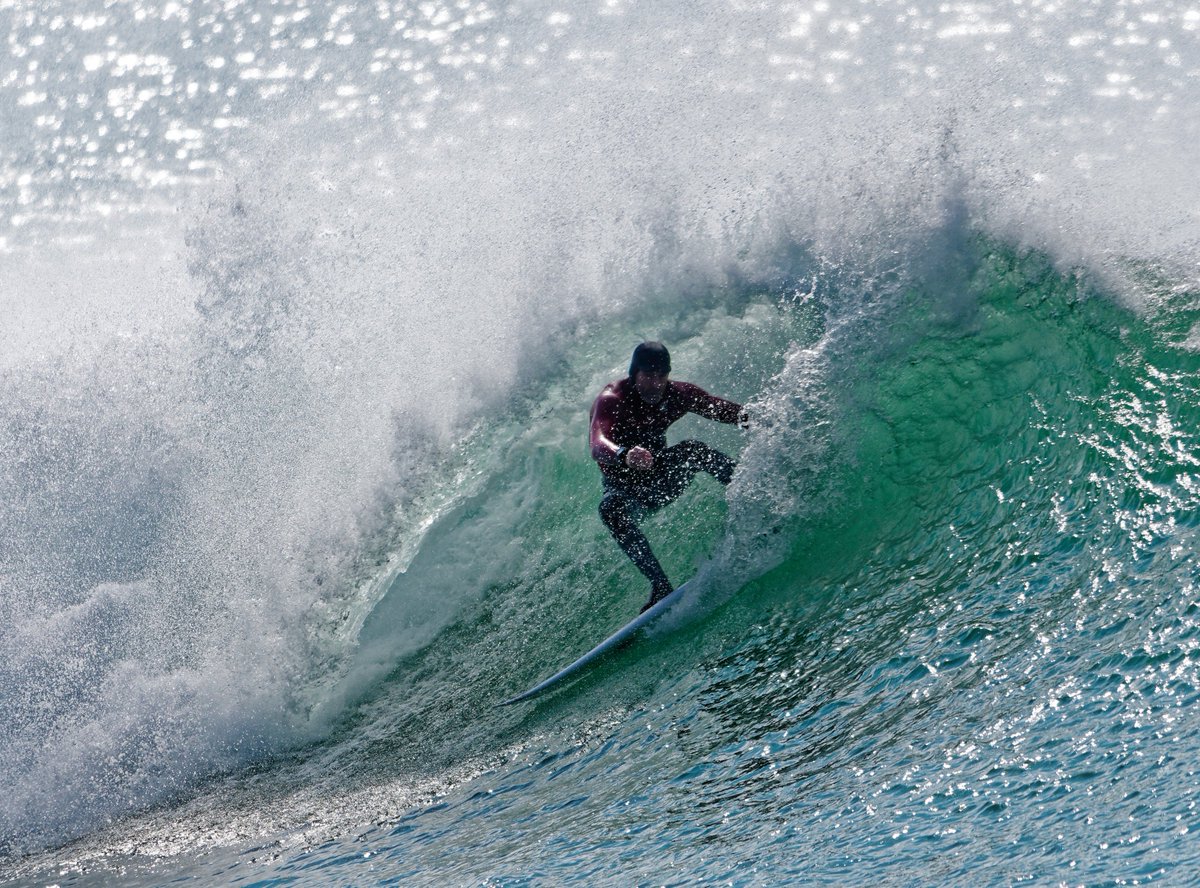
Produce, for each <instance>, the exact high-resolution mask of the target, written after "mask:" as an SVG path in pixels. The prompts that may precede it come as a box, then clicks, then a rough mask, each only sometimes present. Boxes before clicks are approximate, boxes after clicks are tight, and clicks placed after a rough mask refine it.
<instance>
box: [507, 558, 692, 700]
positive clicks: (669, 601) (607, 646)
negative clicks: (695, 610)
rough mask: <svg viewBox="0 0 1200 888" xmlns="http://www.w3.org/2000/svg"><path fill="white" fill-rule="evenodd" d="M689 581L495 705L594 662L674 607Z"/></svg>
mask: <svg viewBox="0 0 1200 888" xmlns="http://www.w3.org/2000/svg"><path fill="white" fill-rule="evenodd" d="M691 583H692V581H691V580H688V581H687V582H686V583H684V584H683V585H682V586H680V587H679V588H678V589H676V590H675V591H673V592H671V593H670V594H669V595H667V596H666V597H664V598H663V599H662V601H659V602H656V603H655V605H654V607H652V608H650V609H648V610H646V611H643V612H642V613H640V614H638V615H637V616H636V617H634V618H633V619H632V620H630V621H629V622H628V623H626V624H625V625H624V626H622V627H621V628H620V629H618V630H617V631H616V632H614V633H613V634H612V635H610V636H608V638H606V639H604V641H602V642H600V643H599V644H598V645H596V646H595V647H594V648H592V649H591V650H590V651H588V652H587V653H586V654H584V655H583V656H582V657H580V658H579V659H578V660H576V661H575V662H573V663H571V664H570V665H568V666H564V667H563V668H562V669H560V670H558V672H556V673H554V674H553V675H551V676H550V677H549V678H547V679H546V680H545V681H542V682H539V683H538V684H536V685H534V686H533V687H531V688H530V689H529V690H527V691H525V692H524V693H522V694H517V695H516V696H515V697H509V698H508V699H507V700H504V701H502V702H500V703H497V704H496V705H497V706H511V705H512V704H514V703H520V702H521V701H523V700H529V699H531V698H533V697H536V696H537V695H538V694H540V693H542V692H543V691H546V690H548V689H549V688H551V687H553V686H554V685H556V684H558V683H559V682H561V681H562V680H563V679H566V678H569V677H570V676H572V675H574V674H575V673H576V672H579V671H580V670H582V669H583V668H584V667H586V666H588V665H589V664H590V663H592V662H594V661H595V660H597V659H598V658H599V657H601V656H603V655H604V654H605V653H607V652H608V651H610V650H612V649H613V648H615V647H616V646H617V645H619V644H620V643H621V642H623V641H625V640H626V639H627V638H630V637H631V636H632V635H633V634H634V633H636V632H637V631H638V630H639V629H641V628H642V627H644V626H646V625H648V624H649V623H652V622H654V620H656V619H658V618H659V617H661V616H662V615H663V614H664V613H666V612H667V611H668V610H670V609H671V608H672V607H674V605H675V604H676V603H677V602H678V601H679V600H680V599H681V598H682V597H683V593H684V592H685V591H686V590H687V588H688V587H689V586H690V585H691Z"/></svg>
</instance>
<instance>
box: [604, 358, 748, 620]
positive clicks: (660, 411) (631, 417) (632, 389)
mask: <svg viewBox="0 0 1200 888" xmlns="http://www.w3.org/2000/svg"><path fill="white" fill-rule="evenodd" d="M670 373H671V355H670V354H669V353H668V351H667V349H666V346H664V345H663V344H662V343H661V342H643V343H642V344H641V345H639V346H638V347H637V348H636V349H634V351H633V359H632V360H631V361H630V363H629V375H628V376H627V377H625V378H624V379H621V380H618V381H617V382H613V383H609V384H608V385H606V386H605V387H604V391H602V392H601V393H600V395H599V396H598V397H597V398H596V401H595V403H594V404H593V405H592V413H591V431H590V435H589V438H590V441H591V449H592V459H594V460H596V463H597V464H598V465H599V467H600V474H601V476H602V478H603V481H604V497H603V499H601V501H600V518H601V519H602V520H603V521H604V524H605V526H606V527H607V528H608V529H609V530H610V531H611V532H612V535H613V537H614V538H615V539H616V541H617V544H618V545H619V546H620V547H621V549H622V550H623V551H624V552H625V554H626V555H628V556H629V558H630V560H631V561H632V562H633V563H634V565H636V566H637V568H638V570H640V571H641V572H642V573H643V574H644V575H645V576H646V579H648V580H649V581H650V600H649V601H647V602H646V604H645V605H644V606H643V607H642V610H643V611H645V610H646V609H648V608H650V607H652V606H653V605H654V604H655V602H657V601H660V600H661V599H662V598H664V597H666V596H667V595H668V594H669V593H670V592H671V591H672V589H673V588H674V587H673V586H672V585H671V581H670V580H669V579H668V578H667V575H666V573H665V572H664V571H663V569H662V565H660V564H659V563H658V559H657V558H655V557H654V553H653V552H652V551H651V549H650V544H649V542H647V540H646V537H645V535H644V534H643V533H642V531H641V529H640V528H639V527H638V521H639V520H640V519H641V518H643V517H645V516H646V515H648V514H650V513H651V512H654V511H656V510H658V509H660V508H662V507H663V506H665V505H667V504H668V503H670V502H673V501H674V500H675V499H676V498H677V497H678V496H679V495H680V494H681V493H683V491H684V490H685V489H686V488H687V486H688V484H690V483H691V481H692V478H693V477H695V475H696V473H697V472H708V474H710V475H712V476H713V477H714V478H716V479H717V480H718V481H720V482H721V483H722V484H728V483H729V482H730V480H731V479H732V478H733V470H734V469H735V468H736V466H737V464H736V463H735V462H734V461H733V460H732V459H730V458H729V457H728V456H726V455H725V454H724V453H721V452H720V451H719V450H715V449H713V448H712V447H709V446H708V445H707V444H705V443H703V442H701V441H692V440H689V441H681V442H680V443H678V444H676V445H675V446H673V447H668V446H667V434H666V432H667V428H668V427H669V426H670V425H671V424H672V423H674V422H675V421H676V420H678V419H680V418H681V417H683V416H684V415H685V414H687V413H695V414H698V415H699V416H703V417H706V418H708V419H713V420H716V421H717V422H724V423H730V424H734V423H737V424H740V425H743V426H744V425H745V423H746V414H745V411H744V410H743V409H742V406H741V405H740V404H735V403H734V402H733V401H727V400H725V399H723V398H718V397H715V396H713V395H710V394H709V393H708V392H706V391H704V389H702V388H700V387H699V386H696V385H692V384H691V383H690V382H674V381H672V380H670V379H669V378H668V377H669V376H670Z"/></svg>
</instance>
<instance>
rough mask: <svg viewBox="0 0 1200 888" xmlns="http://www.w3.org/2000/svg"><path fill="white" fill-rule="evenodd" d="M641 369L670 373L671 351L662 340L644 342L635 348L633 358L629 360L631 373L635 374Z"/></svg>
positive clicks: (631, 374)
mask: <svg viewBox="0 0 1200 888" xmlns="http://www.w3.org/2000/svg"><path fill="white" fill-rule="evenodd" d="M639 370H645V371H647V372H649V373H670V372H671V353H670V352H668V351H667V347H666V346H665V345H663V344H662V343H661V342H643V343H642V344H641V345H639V346H638V347H637V348H635V349H634V350H633V359H632V360H630V362H629V375H630V376H633V375H634V374H635V373H637V372H638V371H639Z"/></svg>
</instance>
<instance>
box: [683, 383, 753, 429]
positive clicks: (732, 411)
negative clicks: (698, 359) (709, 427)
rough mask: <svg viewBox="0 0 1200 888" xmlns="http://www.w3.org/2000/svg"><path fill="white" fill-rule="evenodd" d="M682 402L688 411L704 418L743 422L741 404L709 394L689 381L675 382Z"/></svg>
mask: <svg viewBox="0 0 1200 888" xmlns="http://www.w3.org/2000/svg"><path fill="white" fill-rule="evenodd" d="M676 386H677V388H678V390H679V394H680V397H681V398H682V399H683V404H684V406H685V407H687V409H688V412H690V413H696V414H699V415H700V416H703V417H704V418H705V419H715V420H716V421H717V422H725V423H729V424H730V425H733V424H734V423H740V424H745V422H746V411H745V410H743V409H742V405H741V404H736V403H734V402H733V401H726V400H725V399H724V398H718V397H717V396H716V395H710V394H709V393H708V392H706V391H705V390H704V389H702V388H700V386H698V385H692V384H691V383H690V382H680V383H676Z"/></svg>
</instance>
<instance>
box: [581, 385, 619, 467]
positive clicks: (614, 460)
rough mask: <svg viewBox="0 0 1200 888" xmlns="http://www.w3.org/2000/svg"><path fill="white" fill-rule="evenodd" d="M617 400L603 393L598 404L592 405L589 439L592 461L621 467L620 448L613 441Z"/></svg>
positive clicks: (597, 401)
mask: <svg viewBox="0 0 1200 888" xmlns="http://www.w3.org/2000/svg"><path fill="white" fill-rule="evenodd" d="M616 403H617V399H616V396H615V395H614V394H612V393H611V392H608V391H604V392H601V394H600V397H598V398H597V399H596V403H595V404H593V405H592V421H591V429H590V430H589V432H588V439H589V441H590V442H591V447H592V459H594V460H595V461H596V462H598V463H602V464H603V465H612V466H615V465H620V463H621V454H620V449H621V448H620V447H619V446H618V445H617V444H616V443H615V442H614V441H613V439H612V437H611V436H612V430H613V425H614V423H615V422H616V419H615V417H614V416H613V413H614V410H615V408H616Z"/></svg>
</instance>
